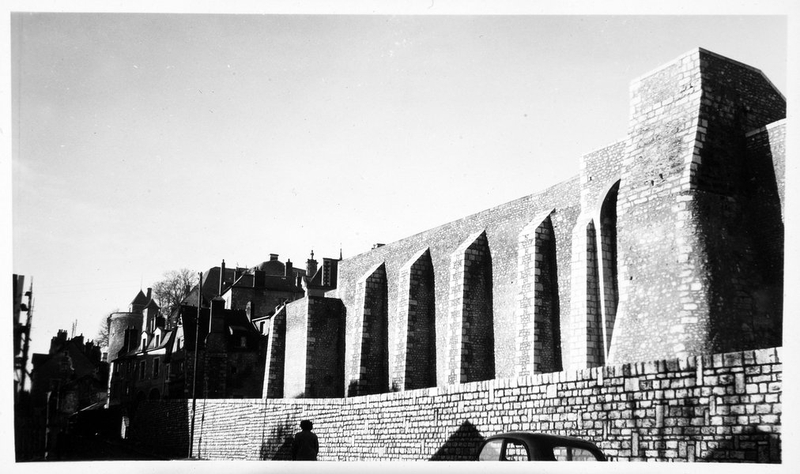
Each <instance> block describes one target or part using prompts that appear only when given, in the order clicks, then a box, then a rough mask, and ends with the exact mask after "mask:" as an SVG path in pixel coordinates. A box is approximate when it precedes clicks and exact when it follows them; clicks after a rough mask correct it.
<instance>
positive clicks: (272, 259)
mask: <svg viewBox="0 0 800 474" xmlns="http://www.w3.org/2000/svg"><path fill="white" fill-rule="evenodd" d="M275 260H278V254H277V253H271V254H269V261H270V262H274V261H275Z"/></svg>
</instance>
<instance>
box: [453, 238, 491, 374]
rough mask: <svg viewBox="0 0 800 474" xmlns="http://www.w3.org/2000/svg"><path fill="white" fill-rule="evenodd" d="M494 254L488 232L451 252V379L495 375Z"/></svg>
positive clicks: (468, 240) (467, 241)
mask: <svg viewBox="0 0 800 474" xmlns="http://www.w3.org/2000/svg"><path fill="white" fill-rule="evenodd" d="M492 285H493V282H492V254H491V251H490V249H489V242H488V240H487V238H486V232H485V231H483V232H480V233H479V234H473V235H471V236H470V237H468V238H467V240H466V241H464V243H462V244H461V245H460V246H459V247H458V248H457V249H456V251H455V252H453V254H452V255H451V268H450V311H449V312H450V315H449V324H448V334H447V340H448V350H447V352H448V357H447V364H448V369H447V382H448V383H466V382H474V381H478V380H489V379H493V378H494V313H493V311H494V309H493V287H492Z"/></svg>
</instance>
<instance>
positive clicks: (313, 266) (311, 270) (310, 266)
mask: <svg viewBox="0 0 800 474" xmlns="http://www.w3.org/2000/svg"><path fill="white" fill-rule="evenodd" d="M316 273H317V261H316V260H314V251H313V250H312V251H311V258H309V259H308V260H307V261H306V276H307V277H308V279H309V280H311V279H312V278H314V275H315V274H316Z"/></svg>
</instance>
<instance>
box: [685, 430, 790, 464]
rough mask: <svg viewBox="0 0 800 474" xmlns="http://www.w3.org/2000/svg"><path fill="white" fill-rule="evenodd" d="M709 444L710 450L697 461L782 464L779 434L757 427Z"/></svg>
mask: <svg viewBox="0 0 800 474" xmlns="http://www.w3.org/2000/svg"><path fill="white" fill-rule="evenodd" d="M715 444H716V446H714V447H712V446H711V442H708V450H707V451H706V452H705V453H701V456H699V457H698V458H697V459H695V460H696V461H708V462H732V463H764V464H780V463H781V438H780V435H778V434H777V433H766V432H764V431H761V430H760V429H758V426H756V425H750V426H746V427H745V429H744V432H743V433H739V434H735V435H732V436H731V437H730V438H728V439H726V440H724V441H721V442H717V443H715Z"/></svg>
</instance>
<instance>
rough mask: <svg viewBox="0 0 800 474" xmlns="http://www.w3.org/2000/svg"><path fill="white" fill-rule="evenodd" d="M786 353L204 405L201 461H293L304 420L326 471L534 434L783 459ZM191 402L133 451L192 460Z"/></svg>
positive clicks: (143, 422)
mask: <svg viewBox="0 0 800 474" xmlns="http://www.w3.org/2000/svg"><path fill="white" fill-rule="evenodd" d="M781 354H782V349H781V348H770V349H760V350H753V351H743V352H733V353H726V354H717V355H707V356H693V357H688V358H680V359H670V360H659V361H654V362H640V363H633V364H625V365H615V366H606V367H597V368H592V369H584V370H578V371H564V372H555V373H549V374H538V375H533V376H529V377H522V378H513V379H495V380H487V381H481V382H471V383H465V384H456V385H449V386H445V387H435V388H428V389H419V390H408V391H404V392H395V393H383V394H377V395H367V396H359V397H351V398H338V399H294V400H289V399H280V400H274V399H267V400H255V399H244V400H233V399H228V400H198V401H197V412H196V417H195V436H194V447H193V453H194V455H195V456H199V457H200V458H203V459H217V460H258V459H264V460H273V459H278V460H280V459H288V457H289V447H290V446H291V436H292V434H293V433H294V432H295V431H298V430H299V428H298V424H299V422H300V420H302V419H311V420H313V421H314V424H315V428H314V431H315V432H316V433H317V435H318V436H319V438H320V446H321V447H320V454H319V458H320V460H328V461H337V460H338V461H356V460H381V461H395V460H405V461H410V460H469V459H472V458H473V457H474V456H475V454H476V448H477V446H478V445H479V443H480V441H481V440H482V439H484V438H485V437H487V436H490V435H492V434H495V433H499V432H503V431H509V430H534V431H542V432H547V433H554V434H562V435H570V436H578V437H581V438H585V439H589V440H591V441H594V442H595V443H596V444H597V445H598V446H600V447H601V448H602V449H603V451H605V452H606V454H607V455H608V456H609V457H610V458H611V459H612V460H614V461H652V460H662V461H688V462H692V461H710V460H714V461H724V462H759V463H767V462H770V463H775V462H780V460H781V444H780V442H781V440H780V433H781V413H782V409H781V401H782V400H781V399H782V392H781V387H782V363H781ZM190 422H191V400H188V401H187V400H163V401H146V402H143V403H142V404H141V405H140V406H139V407H138V408H137V411H136V413H135V415H134V416H133V418H132V424H131V437H132V441H133V442H135V443H137V444H139V445H141V446H142V447H146V448H147V449H151V450H153V451H155V452H159V453H162V454H167V455H170V456H174V457H185V456H186V453H188V442H189V438H190V436H189V433H190Z"/></svg>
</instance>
